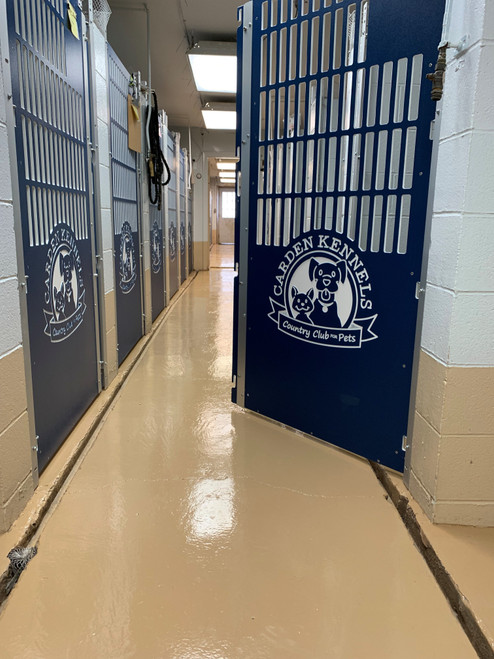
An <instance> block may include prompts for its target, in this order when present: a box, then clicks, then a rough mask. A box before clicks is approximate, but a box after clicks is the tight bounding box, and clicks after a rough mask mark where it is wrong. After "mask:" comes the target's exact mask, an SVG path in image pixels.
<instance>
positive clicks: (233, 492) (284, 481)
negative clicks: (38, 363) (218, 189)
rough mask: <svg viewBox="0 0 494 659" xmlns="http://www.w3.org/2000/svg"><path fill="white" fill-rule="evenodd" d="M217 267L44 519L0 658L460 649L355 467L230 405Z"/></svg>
mask: <svg viewBox="0 0 494 659" xmlns="http://www.w3.org/2000/svg"><path fill="white" fill-rule="evenodd" d="M232 282H233V270H231V269H226V268H221V267H214V268H213V269H211V270H210V271H209V272H200V273H199V274H198V275H197V277H196V278H195V279H194V281H193V282H192V283H191V285H190V287H189V288H188V290H187V291H186V292H185V293H184V295H182V297H180V299H178V300H177V302H176V303H175V304H174V306H173V308H172V309H171V311H170V313H169V315H168V316H167V318H166V319H165V321H164V322H163V323H162V324H161V326H160V327H159V329H158V330H157V331H156V333H155V335H154V336H153V338H152V340H151V341H150V343H149V345H148V346H147V348H146V350H145V351H144V353H143V355H142V356H141V358H140V359H139V362H138V363H137V365H136V367H135V368H134V370H133V371H132V373H131V375H130V376H129V378H128V380H127V381H126V382H125V384H124V386H123V387H122V389H121V391H120V392H119V394H118V395H117V397H116V399H115V401H114V402H113V404H112V406H111V409H110V410H109V412H108V413H107V415H106V417H105V419H104V421H103V423H102V424H101V426H100V429H99V431H98V432H97V433H96V437H95V438H94V440H93V441H92V442H91V444H90V445H89V446H88V448H87V450H86V452H85V455H84V458H83V460H82V461H81V462H80V463H79V466H78V468H77V469H76V471H75V472H74V474H73V476H72V477H71V478H70V479H69V481H68V483H67V485H66V486H65V488H64V490H63V492H62V494H61V496H60V498H59V501H58V503H57V505H56V506H55V507H54V509H53V511H52V513H51V514H50V515H49V516H48V518H47V519H46V520H45V522H44V525H43V528H42V530H41V534H40V537H39V545H38V554H37V556H36V557H35V558H34V559H33V560H32V562H31V563H30V564H29V566H28V568H27V569H26V571H25V573H24V574H23V575H22V577H21V579H20V581H19V583H18V585H17V586H16V587H15V590H14V591H13V593H12V594H11V596H10V598H9V599H8V600H7V603H6V605H5V608H4V610H3V611H2V612H1V614H0V648H1V650H0V656H1V658H2V659H28V658H29V659H62V658H67V659H79V658H80V659H88V658H89V659H127V658H129V659H130V658H136V659H242V658H246V659H373V658H376V659H377V658H379V659H443V658H444V659H470V658H474V657H476V656H477V655H476V653H475V652H474V650H473V649H472V647H471V645H470V643H469V641H468V639H467V637H466V636H465V634H464V632H463V631H462V629H461V627H460V625H459V623H458V622H457V620H456V618H455V616H454V615H453V613H452V611H451V609H450V608H449V605H448V604H447V602H446V600H445V599H444V597H443V595H442V593H441V592H440V590H439V588H438V586H437V585H436V582H435V581H434V579H433V577H432V576H431V574H430V573H429V570H428V568H427V567H426V565H425V563H424V561H423V559H422V557H421V556H420V555H419V553H418V551H417V550H416V548H415V546H414V545H413V542H412V540H411V539H410V537H409V535H408V533H407V531H406V529H405V528H404V526H403V524H402V522H401V520H400V518H399V516H398V514H397V512H396V510H395V508H394V507H393V506H392V504H391V503H390V502H389V501H387V499H386V497H385V496H384V490H383V489H382V487H381V485H380V484H379V482H378V481H377V480H376V478H375V476H374V474H373V472H372V470H371V468H370V467H369V465H368V463H367V462H364V461H361V460H359V459H357V458H353V457H351V456H349V455H347V454H344V453H342V452H340V451H338V450H335V449H333V448H331V447H329V446H326V445H323V444H322V443H318V442H317V441H313V440H310V439H308V438H306V437H304V436H302V435H299V434H296V433H293V432H291V431H288V430H286V429H283V428H281V427H279V426H277V425H275V424H273V423H271V422H269V421H267V420H264V419H262V418H258V417H256V416H255V415H253V414H250V413H246V412H244V411H243V410H241V409H240V408H238V407H236V406H235V405H233V404H232V403H230V386H231V383H230V380H231V335H232V329H231V317H232V288H233V286H232Z"/></svg>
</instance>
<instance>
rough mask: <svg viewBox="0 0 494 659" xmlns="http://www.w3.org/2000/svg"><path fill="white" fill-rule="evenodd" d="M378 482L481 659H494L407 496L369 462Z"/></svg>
mask: <svg viewBox="0 0 494 659" xmlns="http://www.w3.org/2000/svg"><path fill="white" fill-rule="evenodd" d="M369 464H370V466H371V468H372V470H373V471H374V474H375V476H376V478H377V480H378V481H379V482H380V483H381V485H382V487H383V488H384V490H385V491H386V492H387V494H388V495H389V498H390V499H391V502H392V503H393V505H394V507H395V508H396V510H397V512H398V514H399V515H400V517H401V520H402V521H403V524H404V526H405V528H406V529H407V531H408V533H409V535H410V537H411V538H412V540H413V542H414V544H415V546H416V547H417V549H418V551H419V553H420V554H421V556H422V558H423V559H424V560H425V562H426V564H427V567H428V568H429V570H430V572H431V574H432V576H433V577H434V579H435V581H436V583H437V585H438V586H439V588H440V589H441V592H442V593H443V595H444V597H445V598H446V600H447V601H448V603H449V605H450V606H451V608H452V610H453V612H454V613H455V615H456V617H457V619H458V622H459V623H460V625H461V626H462V629H463V631H464V632H465V635H466V636H467V638H468V640H469V641H470V643H471V644H472V647H473V648H474V650H475V651H476V653H477V654H478V656H479V657H480V659H494V648H493V647H492V645H491V644H490V642H489V639H488V638H487V636H486V634H485V632H484V631H483V629H482V627H481V626H480V624H479V622H478V620H477V617H476V616H475V612H474V611H473V609H472V607H471V606H470V603H469V601H468V599H467V598H466V597H465V596H464V595H463V593H462V592H461V590H460V588H459V587H458V584H457V583H456V582H455V581H454V580H453V578H452V576H451V575H450V573H449V572H448V571H447V570H446V568H445V566H444V565H443V563H442V561H441V559H440V558H439V556H438V554H437V553H436V551H435V549H434V547H433V546H432V544H431V542H430V540H429V539H428V537H427V535H426V533H425V531H424V529H423V528H422V526H421V525H420V522H419V520H418V519H417V516H416V515H415V512H414V511H413V509H412V507H411V506H410V502H409V499H408V498H407V497H405V496H403V495H402V494H401V493H400V492H399V490H398V488H397V487H396V486H395V485H394V484H393V482H392V481H391V479H390V477H389V475H388V474H387V472H386V470H385V469H383V467H382V466H381V465H379V464H377V463H376V462H372V461H371V460H369Z"/></svg>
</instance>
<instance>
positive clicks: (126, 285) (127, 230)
mask: <svg viewBox="0 0 494 659" xmlns="http://www.w3.org/2000/svg"><path fill="white" fill-rule="evenodd" d="M136 281H137V261H136V253H135V247H134V237H133V236H132V227H131V226H130V224H129V223H128V222H124V223H123V224H122V231H121V233H120V288H121V290H122V293H124V294H127V293H130V291H131V290H132V289H133V288H134V286H135V283H136Z"/></svg>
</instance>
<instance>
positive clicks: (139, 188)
mask: <svg viewBox="0 0 494 659" xmlns="http://www.w3.org/2000/svg"><path fill="white" fill-rule="evenodd" d="M108 46H109V47H110V48H111V49H112V51H113V52H114V53H115V56H116V57H118V59H119V61H120V62H121V64H122V65H123V66H124V68H125V70H126V71H127V73H129V71H128V70H127V67H126V66H125V65H124V64H123V62H122V60H121V59H120V57H119V55H118V53H117V52H116V50H114V48H113V46H112V45H111V43H110V42H109V41H108V39H106V60H107V66H108V59H109V56H108ZM138 78H139V79H140V75H139V76H138ZM106 89H107V98H108V117H109V123H108V130H109V134H110V135H109V139H110V213H111V228H112V241H113V247H112V250H113V276H114V286H115V327H116V334H117V366H118V369H120V367H121V365H122V364H123V363H124V361H125V360H126V359H127V357H128V356H129V355H130V353H131V352H132V350H133V349H134V348H135V345H137V343H138V342H139V341H140V340H141V339H142V337H143V336H145V330H146V326H145V311H144V281H143V279H144V265H143V253H144V252H143V245H142V240H143V232H142V226H141V225H142V167H141V156H143V153H142V131H141V153H136V179H137V180H136V206H137V235H138V246H139V268H140V270H141V283H140V291H141V314H140V315H141V336H140V337H139V339H138V341H137V343H136V344H135V345H134V346H133V347H132V348H131V350H130V351H129V353H128V354H127V355H126V356H125V358H124V359H122V361H120V356H119V349H118V347H119V342H118V304H117V286H118V278H117V273H116V271H115V263H116V261H115V216H114V212H113V207H114V206H113V204H114V195H113V171H112V159H113V149H112V142H111V113H110V89H111V80H110V73H109V69H108V84H107V88H106ZM141 101H142V99H141V91H140V90H139V108H140V109H141V110H142V105H141ZM127 132H128V127H127Z"/></svg>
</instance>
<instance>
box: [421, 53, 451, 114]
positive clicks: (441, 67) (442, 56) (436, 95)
mask: <svg viewBox="0 0 494 659" xmlns="http://www.w3.org/2000/svg"><path fill="white" fill-rule="evenodd" d="M447 47H448V44H444V45H443V46H439V55H438V56H437V62H436V69H435V71H434V73H428V74H427V76H426V77H427V79H428V80H430V81H431V82H432V91H431V99H432V100H433V101H436V102H437V101H440V100H441V98H442V97H443V86H444V72H445V71H446V49H447Z"/></svg>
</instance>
